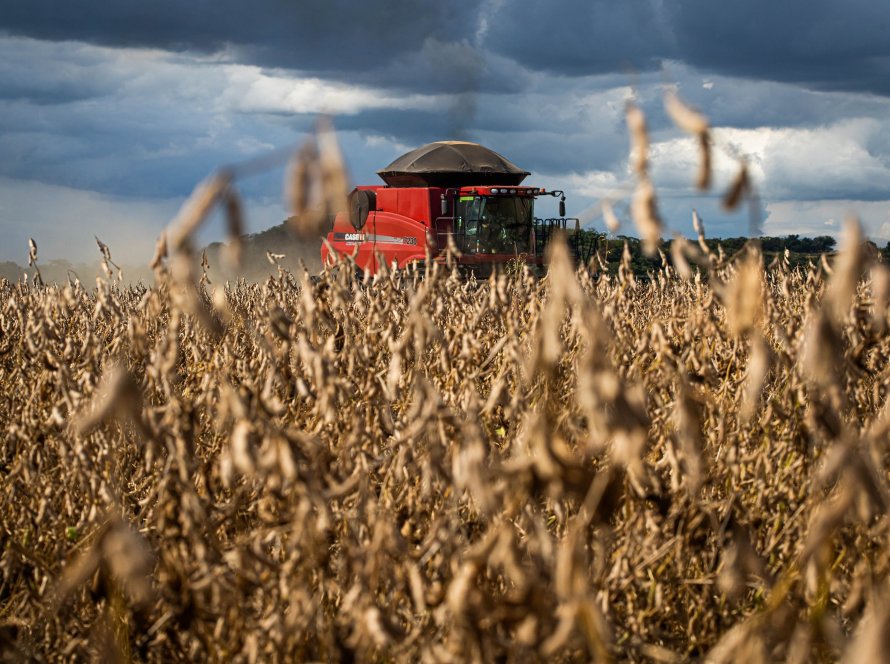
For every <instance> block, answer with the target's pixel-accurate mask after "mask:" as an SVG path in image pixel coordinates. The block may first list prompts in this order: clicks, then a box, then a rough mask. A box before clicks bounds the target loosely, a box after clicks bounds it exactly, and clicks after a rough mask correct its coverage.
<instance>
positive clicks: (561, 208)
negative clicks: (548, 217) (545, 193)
mask: <svg viewBox="0 0 890 664" xmlns="http://www.w3.org/2000/svg"><path fill="white" fill-rule="evenodd" d="M559 216H560V217H564V216H566V197H565V196H563V197H562V198H560V199H559Z"/></svg>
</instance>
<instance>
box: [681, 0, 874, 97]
mask: <svg viewBox="0 0 890 664" xmlns="http://www.w3.org/2000/svg"><path fill="white" fill-rule="evenodd" d="M666 6H667V7H668V10H667V11H668V12H669V17H670V18H669V20H670V24H671V26H672V30H673V32H674V35H675V38H676V43H677V44H678V48H677V54H678V56H679V57H680V58H681V59H683V60H684V61H685V62H687V63H689V64H692V65H695V66H697V67H701V68H705V69H710V70H713V71H720V72H724V73H727V74H732V75H737V76H738V75H741V76H749V77H756V78H763V79H768V80H778V81H789V82H800V83H806V84H809V85H812V86H815V87H820V88H826V89H844V90H867V91H871V92H875V93H878V94H885V95H886V94H890V79H888V74H890V40H888V39H887V35H888V33H890V5H888V4H887V3H884V2H874V1H873V0H849V1H848V2H834V1H833V0H790V1H788V2H780V3H777V2H773V1H771V0H750V1H749V2H741V3H729V4H727V3H715V2H709V1H708V0H682V1H681V2H676V3H667V5H666Z"/></svg>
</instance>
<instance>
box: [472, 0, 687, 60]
mask: <svg viewBox="0 0 890 664" xmlns="http://www.w3.org/2000/svg"><path fill="white" fill-rule="evenodd" d="M668 37H669V32H668V31H667V29H666V26H664V25H663V23H662V20H661V14H660V9H659V4H658V3H656V2H654V1H648V0H626V1H623V2H612V1H610V0H592V1H591V0H556V1H553V2H537V1H536V0H515V1H514V2H505V3H503V4H502V5H500V7H499V9H498V11H497V12H495V13H494V14H493V15H492V16H491V17H490V19H489V21H488V33H487V35H486V36H485V37H484V40H483V43H484V44H485V46H486V47H487V48H488V49H491V50H492V51H494V52H497V53H501V54H503V55H506V56H509V57H510V58H512V59H514V60H515V61H516V62H518V63H520V64H522V65H523V66H525V67H528V68H530V69H535V70H540V71H548V72H554V73H558V74H567V75H589V74H595V73H604V72H616V71H624V72H626V73H627V74H628V75H632V74H633V73H634V72H637V71H641V70H651V69H653V68H657V67H658V66H659V63H660V60H661V58H663V57H665V56H666V55H667V54H668V52H669V51H670V44H669V38H668Z"/></svg>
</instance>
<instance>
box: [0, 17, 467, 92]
mask: <svg viewBox="0 0 890 664" xmlns="http://www.w3.org/2000/svg"><path fill="white" fill-rule="evenodd" d="M478 4H479V0H465V2H462V3H461V7H460V10H459V11H457V10H456V9H455V7H454V6H452V5H451V4H449V3H441V2H431V1H423V2H419V1H417V0H386V1H385V2H365V3H355V2H352V1H351V0H309V1H306V0H303V1H300V2H291V1H287V0H255V1H254V2H250V3H246V2H243V1H242V0H213V1H212V2H211V1H209V0H192V1H190V2H178V1H176V0H157V1H155V2H144V1H142V0H116V1H115V2H104V1H100V0H85V1H84V2H77V3H71V2H66V3H59V2H55V1H54V0H2V2H0V29H2V30H5V31H7V32H8V33H9V34H12V35H23V36H28V37H34V38H38V39H44V40H51V41H60V40H76V41H83V42H89V43H93V44H100V45H106V46H126V47H150V48H160V49H164V50H169V51H190V52H196V53H205V54H216V53H219V52H227V53H228V54H229V56H230V57H232V58H234V59H235V60H237V61H239V62H248V63H252V64H258V65H261V66H266V67H283V68H288V69H294V70H299V71H303V72H313V73H317V74H321V75H327V76H329V77H333V78H340V79H343V78H350V79H351V78H352V77H354V76H356V75H359V76H360V75H362V74H364V73H369V72H374V71H375V70H385V68H386V66H387V65H389V64H390V63H393V62H398V61H399V59H400V58H404V57H406V56H407V55H408V54H412V53H421V52H422V51H423V48H424V44H425V43H427V42H428V40H430V39H437V38H438V39H439V40H440V41H456V42H460V41H461V39H460V38H461V37H462V36H463V35H465V34H466V32H467V26H468V25H469V26H470V31H472V29H473V28H472V26H473V25H474V21H475V19H474V18H473V17H474V16H475V14H476V11H477V7H478ZM468 17H469V18H468ZM453 64H454V63H453V61H452V60H449V59H448V58H443V59H441V60H439V61H438V62H437V65H438V66H439V67H440V68H441V69H446V68H448V67H450V66H452V65H453ZM459 64H460V63H458V65H459ZM396 71H398V70H396ZM388 83H389V84H390V85H393V84H398V80H390V81H388Z"/></svg>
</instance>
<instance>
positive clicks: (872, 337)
mask: <svg viewBox="0 0 890 664" xmlns="http://www.w3.org/2000/svg"><path fill="white" fill-rule="evenodd" d="M857 232H858V226H856V225H855V224H851V225H850V227H849V234H850V236H849V238H848V239H847V241H846V243H845V247H844V248H843V250H842V252H841V254H840V255H839V257H838V258H837V259H836V260H835V261H834V263H833V266H832V267H829V266H828V264H827V263H826V264H824V265H823V266H819V267H816V266H814V267H810V268H809V269H802V268H794V269H792V268H790V267H788V266H787V265H786V264H785V263H784V262H782V261H776V262H775V263H774V264H773V265H771V266H768V267H764V266H763V264H762V259H761V255H760V253H759V250H758V248H757V246H756V244H752V245H751V246H749V247H748V248H747V249H746V250H745V251H744V252H742V253H741V254H740V255H738V256H736V257H734V258H732V259H726V258H718V257H716V256H714V255H713V254H701V255H698V256H697V257H696V260H697V261H699V263H700V264H701V265H705V266H707V270H706V271H696V270H692V269H690V266H689V265H688V264H685V263H684V262H683V261H679V262H675V266H674V267H670V266H668V265H667V264H665V267H664V268H663V269H662V270H661V271H660V272H659V273H657V274H656V275H655V278H654V279H653V280H651V281H647V282H637V281H635V280H634V278H633V276H632V274H631V273H630V271H629V268H628V266H626V265H625V266H624V269H622V270H619V273H618V275H617V276H615V277H609V276H607V275H606V274H605V273H601V274H597V273H596V272H595V271H594V270H591V269H587V268H583V269H580V270H578V271H577V272H576V271H574V269H573V268H572V266H571V264H570V262H569V260H568V256H567V252H566V251H565V248H564V246H560V245H556V246H555V249H556V250H555V252H554V255H553V257H552V263H551V269H550V272H549V274H548V276H547V277H546V278H544V279H542V280H538V279H536V278H534V277H533V276H531V275H530V274H528V273H527V272H524V271H522V270H521V269H520V270H517V271H514V273H513V274H511V275H503V276H500V277H496V278H492V279H491V280H490V281H488V282H482V283H476V282H473V281H469V282H467V281H464V280H462V279H461V278H460V277H459V276H458V275H457V274H456V273H453V272H451V271H450V270H449V269H448V267H447V266H445V265H437V266H435V267H433V266H429V267H428V268H427V273H426V276H425V278H423V279H421V278H420V275H419V274H418V273H417V272H415V271H402V272H394V273H388V274H384V275H378V277H376V278H375V279H374V280H368V281H366V282H361V281H357V280H356V279H355V278H354V276H353V271H352V270H351V269H348V266H347V269H342V268H341V269H337V268H335V269H333V270H330V271H328V272H326V273H323V274H322V275H321V277H320V278H318V279H310V278H309V276H308V275H302V276H300V275H296V276H295V275H293V274H291V273H289V272H287V271H284V270H281V271H280V273H279V276H278V277H277V278H270V279H269V280H268V281H267V282H266V283H265V284H260V285H247V284H245V283H240V284H237V285H226V286H221V285H214V284H209V283H207V282H206V280H201V282H200V283H197V284H194V285H193V286H191V287H190V286H189V285H187V284H186V285H183V284H182V283H181V282H178V281H177V280H176V278H175V276H171V275H173V272H174V271H175V270H171V271H169V272H167V271H164V270H161V271H160V272H159V279H158V283H157V284H156V285H155V286H154V287H152V288H144V287H139V288H134V289H127V290H122V289H120V288H119V287H118V286H117V285H116V282H115V281H114V275H113V273H112V272H111V271H109V277H108V279H106V280H103V281H100V283H99V285H98V289H96V290H92V291H88V290H86V289H84V288H83V287H82V286H81V285H80V284H78V283H76V282H75V283H71V284H68V285H66V286H43V285H31V286H29V285H27V284H23V283H18V284H12V283H9V282H2V285H0V387H2V390H0V395H2V396H0V422H2V424H3V429H4V435H3V437H2V440H0V542H2V549H0V651H2V652H3V653H4V656H5V657H7V658H10V659H13V660H14V659H17V658H23V657H24V658H35V659H47V660H66V659H84V658H88V657H94V658H101V659H110V660H114V659H118V660H125V659H133V660H140V661H141V660H147V661H165V660H166V661H170V660H185V659H189V660H194V659H212V660H228V661H294V660H321V661H338V660H345V661H349V660H350V659H353V658H355V659H357V660H359V661H388V660H398V661H413V660H425V661H437V662H441V661H466V660H478V661H492V660H495V659H498V658H502V657H507V658H508V659H511V660H514V661H526V660H542V661H543V660H547V661H553V660H568V661H584V660H588V659H596V660H600V661H605V660H608V659H624V658H629V659H632V660H638V661H680V660H684V659H688V658H702V659H707V660H708V661H747V662H756V661H772V660H775V659H788V660H790V661H800V662H804V661H812V660H820V659H825V660H830V659H836V658H839V657H846V658H847V659H848V660H849V661H867V660H868V661H877V660H874V659H871V657H872V656H873V655H874V653H877V654H878V655H879V656H886V652H887V644H886V640H887V634H888V633H890V630H888V618H890V608H888V604H887V602H886V596H887V584H888V563H890V559H888V555H887V552H888V548H887V537H888V528H887V525H888V520H887V509H888V505H890V502H888V501H890V497H888V490H887V479H888V468H890V463H888V462H890V458H888V444H887V443H888V430H890V407H888V406H887V395H888V387H890V374H888V368H887V367H888V364H887V358H888V355H890V337H888V335H887V301H888V295H890V289H888V276H887V270H886V268H885V267H884V266H883V265H881V264H871V261H872V260H873V259H872V258H871V257H870V256H869V255H868V254H867V253H864V252H863V251H862V250H861V247H862V243H861V238H859V237H858V235H857ZM687 244H688V243H687ZM684 248H685V249H684V250H685V251H686V252H687V253H690V254H691V253H692V251H693V249H694V245H691V244H689V245H688V246H687V245H684ZM174 268H175V266H174ZM828 270H831V272H832V274H831V275H830V276H829V275H828V274H827V271H828ZM703 274H704V275H705V276H706V278H702V275H703ZM684 276H685V277H686V278H684ZM187 291H188V292H187Z"/></svg>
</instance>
